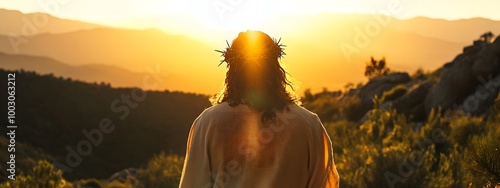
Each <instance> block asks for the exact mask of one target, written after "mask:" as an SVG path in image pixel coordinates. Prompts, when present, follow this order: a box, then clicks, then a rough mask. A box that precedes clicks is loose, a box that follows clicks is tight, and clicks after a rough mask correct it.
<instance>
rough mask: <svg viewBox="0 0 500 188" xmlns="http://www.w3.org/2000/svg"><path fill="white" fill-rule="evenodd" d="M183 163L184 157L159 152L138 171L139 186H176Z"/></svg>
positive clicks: (167, 187) (146, 187) (145, 187)
mask: <svg viewBox="0 0 500 188" xmlns="http://www.w3.org/2000/svg"><path fill="white" fill-rule="evenodd" d="M183 165H184V157H180V156H178V155H166V154H165V153H160V154H159V155H156V156H155V157H153V159H151V160H150V161H149V162H148V164H147V166H146V168H145V169H142V170H140V171H139V177H138V179H139V181H140V184H141V185H140V187H144V188H148V187H162V188H163V187H164V188H169V187H178V186H179V183H180V178H181V174H182V167H183Z"/></svg>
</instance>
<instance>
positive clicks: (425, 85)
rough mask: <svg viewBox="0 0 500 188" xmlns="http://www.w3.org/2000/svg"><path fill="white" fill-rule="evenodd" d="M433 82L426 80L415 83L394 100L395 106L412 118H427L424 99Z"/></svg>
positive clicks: (415, 119)
mask: <svg viewBox="0 0 500 188" xmlns="http://www.w3.org/2000/svg"><path fill="white" fill-rule="evenodd" d="M432 84H433V83H432V82H431V81H424V82H422V83H419V84H416V85H414V86H413V87H412V88H410V90H409V91H408V92H407V93H406V94H404V95H403V96H401V97H399V98H398V99H396V100H394V102H393V103H392V105H393V107H394V108H395V109H396V110H397V111H398V113H402V114H405V115H406V117H410V119H411V120H414V121H424V120H425V118H426V114H425V108H424V101H425V98H426V97H427V94H428V93H429V90H430V88H431V86H432Z"/></svg>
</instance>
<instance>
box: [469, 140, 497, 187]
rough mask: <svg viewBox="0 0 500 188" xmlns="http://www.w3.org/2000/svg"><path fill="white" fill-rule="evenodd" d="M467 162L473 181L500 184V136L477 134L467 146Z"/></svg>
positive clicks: (491, 184)
mask: <svg viewBox="0 0 500 188" xmlns="http://www.w3.org/2000/svg"><path fill="white" fill-rule="evenodd" d="M467 156H468V160H467V161H469V162H468V163H467V164H468V165H467V166H468V169H470V175H471V176H472V177H473V180H474V181H473V183H475V184H476V185H479V186H484V187H495V186H500V138H499V137H498V135H495V134H488V135H486V136H475V137H474V138H473V139H472V141H471V144H470V145H469V146H468V147H467Z"/></svg>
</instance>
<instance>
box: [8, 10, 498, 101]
mask: <svg viewBox="0 0 500 188" xmlns="http://www.w3.org/2000/svg"><path fill="white" fill-rule="evenodd" d="M41 14H43V13H36V14H24V13H21V12H18V11H13V10H5V9H0V17H2V18H7V19H6V20H9V21H8V22H2V23H0V28H2V29H0V41H2V42H0V52H3V54H1V55H0V67H1V68H7V69H20V68H23V69H26V70H33V71H38V72H43V73H49V72H52V73H54V74H55V75H56V76H65V77H71V78H74V79H79V80H83V81H90V82H109V83H110V84H111V85H112V86H116V87H128V86H130V87H141V86H142V85H141V82H142V81H141V76H142V77H143V75H145V74H146V73H147V72H148V70H151V69H155V70H156V73H157V74H159V75H162V76H163V77H164V78H165V79H164V80H165V82H163V83H162V84H161V85H160V86H159V87H157V88H149V89H158V90H163V89H169V90H182V91H187V92H198V93H205V94H213V93H215V92H217V91H218V90H219V89H220V88H221V86H222V85H221V83H222V81H223V78H224V71H225V70H224V68H223V67H217V64H218V62H219V60H220V59H221V57H220V54H218V53H216V52H214V51H213V50H214V49H223V48H224V47H225V42H224V40H223V39H221V41H220V42H219V43H214V42H210V41H211V40H209V39H210V38H215V37H211V36H203V34H202V33H201V32H200V36H195V37H193V36H184V35H174V34H170V33H169V32H168V29H165V28H161V29H125V28H113V27H108V26H102V25H97V24H91V23H85V22H81V21H74V20H67V19H61V18H57V17H53V16H50V15H45V16H47V17H48V18H49V21H48V24H47V25H46V26H44V27H43V28H40V29H38V31H39V32H37V33H36V34H35V35H30V36H22V35H18V36H17V37H14V38H13V37H12V36H9V32H10V31H21V29H22V28H23V27H24V26H23V25H22V24H23V21H22V20H33V18H34V17H35V16H37V15H38V17H40V15H41ZM378 17H382V18H384V19H386V22H380V19H377V18H378ZM16 20H17V21H16ZM274 23H276V24H277V25H276V26H275V27H273V28H278V29H274V30H272V31H270V33H271V34H274V35H278V36H277V37H281V38H282V41H283V43H284V44H285V45H287V47H286V50H285V51H286V53H287V55H286V56H285V58H284V59H283V60H282V62H283V63H284V65H285V66H286V67H287V68H288V71H289V73H290V74H291V75H292V76H294V79H295V80H296V81H297V83H298V84H297V85H299V86H300V89H299V90H302V89H306V88H312V89H313V90H319V89H321V88H324V87H325V88H333V89H339V88H342V87H343V85H344V84H345V83H348V82H353V83H357V82H365V81H366V78H365V77H364V75H363V71H364V67H365V62H367V61H368V60H369V58H370V56H374V57H375V58H382V57H386V59H387V62H388V66H389V67H390V68H391V69H392V70H394V71H410V72H412V71H415V70H417V69H418V68H421V69H424V70H434V69H436V68H438V67H440V66H442V65H443V64H445V63H447V62H450V61H451V60H452V58H453V57H455V56H456V55H457V54H458V53H460V52H461V51H462V48H463V46H467V45H469V44H472V42H473V40H475V39H477V38H479V36H480V35H481V34H483V33H484V32H487V31H491V32H493V33H495V34H496V33H500V21H494V20H487V19H483V18H473V19H467V20H453V21H449V20H440V19H430V18H423V17H417V18H413V19H408V20H399V19H395V18H393V17H384V16H381V15H360V14H321V15H312V16H304V17H286V18H281V19H280V20H279V22H278V21H275V22H274ZM269 28H271V27H269ZM203 29H204V28H200V30H201V31H203ZM19 34H21V33H19ZM368 34H370V35H368ZM235 35H236V33H235ZM360 36H361V37H363V36H365V38H362V39H364V40H366V41H365V42H361V44H362V45H360V41H362V40H360ZM20 37H23V38H20ZM203 37H204V38H207V40H199V38H203ZM226 39H227V40H228V41H229V42H230V41H231V39H232V38H231V36H226ZM13 41H14V43H13ZM15 42H19V43H15ZM13 44H14V45H13ZM15 46H17V47H18V50H16V49H15V48H14V47H15ZM346 52H350V53H346Z"/></svg>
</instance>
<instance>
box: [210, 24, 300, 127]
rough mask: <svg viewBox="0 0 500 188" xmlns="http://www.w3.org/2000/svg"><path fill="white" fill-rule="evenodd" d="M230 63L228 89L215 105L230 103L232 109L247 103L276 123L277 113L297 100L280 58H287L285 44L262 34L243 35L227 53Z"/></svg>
mask: <svg viewBox="0 0 500 188" xmlns="http://www.w3.org/2000/svg"><path fill="white" fill-rule="evenodd" d="M221 52H222V55H223V56H224V60H223V61H225V62H226V63H227V68H228V70H227V73H226V80H225V87H224V89H223V91H222V93H221V94H220V95H219V96H217V98H216V99H215V101H214V102H215V103H222V102H228V103H229V105H231V106H236V105H239V104H246V105H249V106H250V107H252V108H254V109H256V110H259V111H263V112H264V113H263V116H262V121H264V122H267V121H272V120H273V119H274V117H275V113H274V112H275V111H276V110H278V111H281V110H284V109H286V107H287V105H288V104H290V103H294V102H297V98H296V97H295V96H293V94H292V92H291V91H289V90H287V87H290V88H291V89H293V87H292V85H291V83H290V82H289V81H288V79H287V73H286V71H285V70H284V69H283V67H281V65H280V62H279V59H280V58H281V57H282V56H283V55H284V52H283V45H281V44H279V41H276V40H273V39H272V38H271V37H269V35H267V34H265V33H263V32H261V31H246V32H241V33H240V34H239V35H238V37H237V38H236V39H234V41H233V42H232V44H231V46H228V47H227V48H226V50H225V51H221Z"/></svg>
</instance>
